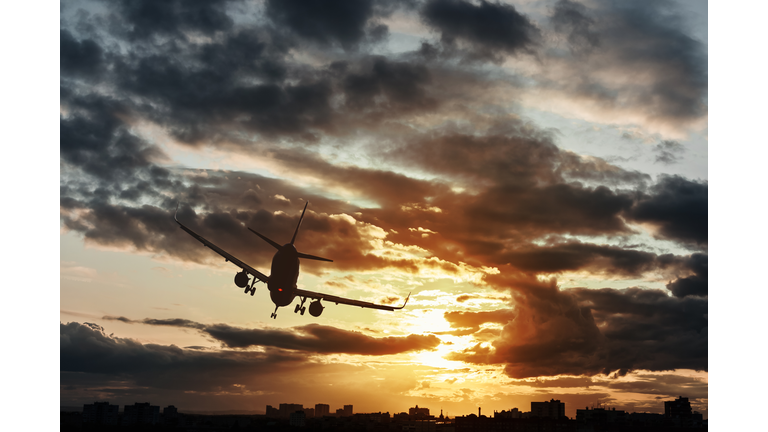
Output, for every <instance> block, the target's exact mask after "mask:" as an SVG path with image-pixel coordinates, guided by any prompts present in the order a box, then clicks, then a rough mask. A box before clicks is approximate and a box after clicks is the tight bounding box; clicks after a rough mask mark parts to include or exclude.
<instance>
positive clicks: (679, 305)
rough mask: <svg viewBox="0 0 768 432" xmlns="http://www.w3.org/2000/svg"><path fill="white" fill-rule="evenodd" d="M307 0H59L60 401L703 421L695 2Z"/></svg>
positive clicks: (702, 183) (703, 174) (703, 100)
mask: <svg viewBox="0 0 768 432" xmlns="http://www.w3.org/2000/svg"><path fill="white" fill-rule="evenodd" d="M323 5H324V6H323V7H320V8H317V9H313V10H307V9H305V8H306V5H305V6H303V7H302V6H301V5H300V4H299V3H296V2H292V1H282V2H277V1H264V2H248V1H236V0H232V1H217V2H211V3H207V4H205V5H198V4H196V3H194V4H193V3H188V2H182V1H171V2H167V3H163V6H158V4H157V3H154V2H149V1H147V2H143V1H142V2H117V3H112V2H101V1H97V0H93V1H85V0H83V1H75V2H65V3H62V4H61V10H60V34H59V35H60V58H61V60H60V80H59V82H60V176H59V186H60V196H59V201H60V212H59V221H60V262H59V264H60V304H59V309H60V348H59V355H60V364H61V365H60V403H61V405H62V406H78V405H82V404H86V403H93V401H96V400H110V401H113V402H112V403H115V402H119V404H120V405H124V404H125V403H133V402H135V401H137V400H153V401H157V403H159V404H161V405H169V404H173V405H175V406H176V407H183V408H182V409H187V410H192V411H202V410H206V411H219V410H229V409H231V410H249V409H251V408H250V407H254V406H257V407H260V408H258V409H264V407H265V406H266V405H270V403H269V402H267V401H275V400H285V401H290V402H286V403H300V404H305V405H309V404H310V403H311V404H314V403H317V402H316V401H320V400H323V401H325V402H323V403H327V404H329V405H330V406H331V407H342V406H343V405H345V404H349V403H352V404H353V405H354V407H355V410H358V409H359V410H360V411H361V412H373V409H372V408H371V407H378V410H377V411H381V410H384V411H389V412H395V409H394V407H396V406H400V405H408V406H416V405H418V406H424V407H442V408H443V409H444V410H445V411H446V412H450V413H457V412H466V413H470V412H475V411H476V409H477V407H478V406H481V407H483V410H484V412H485V411H486V410H487V411H488V412H493V411H494V410H502V409H504V410H506V409H509V408H511V407H515V406H517V407H521V406H526V405H527V404H529V403H530V402H532V401H540V400H550V399H555V400H561V401H563V402H564V403H565V404H566V405H565V406H566V410H569V411H571V412H570V413H569V412H566V414H567V415H569V416H570V417H573V416H574V415H575V414H574V411H575V409H577V407H585V406H593V405H594V404H597V403H601V404H607V405H609V406H614V407H617V409H619V408H620V409H624V410H626V411H628V412H631V411H637V412H642V411H648V412H653V411H652V409H657V408H653V407H657V406H658V401H659V400H663V399H671V398H673V397H677V396H679V395H687V397H689V398H690V401H691V405H692V406H693V409H694V410H696V411H699V412H701V413H703V414H704V416H705V418H706V416H707V413H708V404H709V401H708V392H709V378H708V369H709V356H708V347H709V341H708V338H709V326H708V323H709V313H708V308H709V304H708V298H709V293H708V278H709V274H708V244H709V236H708V228H709V225H708V207H709V179H708V178H709V174H708V167H709V164H708V154H709V153H708V104H709V102H708V97H709V96H708V55H709V54H708V33H707V31H708V30H707V23H708V11H707V5H706V3H704V4H702V3H701V2H689V1H677V2H671V3H659V2H642V3H641V2H630V3H618V4H617V3H616V2H610V1H601V0H595V1H584V2H575V1H567V0H560V1H520V2H484V1H479V2H470V1H463V0H429V1H417V2H399V1H383V0H382V1H373V0H370V1H358V2H334V1H328V2H325V3H323ZM308 17H312V19H311V20H309V19H308ZM307 201H309V202H310V203H311V204H310V205H309V206H308V207H307V210H306V216H305V217H304V220H303V223H302V228H301V231H300V232H299V233H298V235H297V237H296V239H295V243H296V247H297V248H298V249H299V250H301V251H303V252H308V253H311V254H313V255H314V254H316V255H317V256H322V257H327V258H329V259H332V260H333V262H316V261H310V260H303V261H301V274H300V277H299V280H298V287H299V288H300V289H305V290H310V291H318V292H327V293H329V294H332V295H336V296H340V297H346V298H351V299H359V300H361V301H365V302H372V303H376V304H388V305H394V306H399V305H402V304H403V302H404V300H405V298H406V296H407V294H408V293H409V292H411V293H412V294H411V297H410V300H409V302H408V305H407V307H406V308H405V309H403V310H399V311H392V312H390V311H378V310H367V309H361V308H356V307H350V306H343V305H334V304H333V303H331V302H326V303H325V304H324V305H325V311H324V312H323V314H322V316H319V317H313V316H310V315H309V314H307V315H303V314H296V313H293V309H294V307H293V306H294V304H295V303H296V302H294V304H291V305H289V306H287V307H285V308H281V309H280V312H279V314H278V317H277V318H276V319H271V318H270V313H272V312H273V310H274V305H273V304H272V303H271V302H270V300H269V299H270V297H269V292H268V290H267V288H266V286H265V285H264V284H257V285H255V288H256V291H255V293H254V294H253V295H252V296H251V295H247V294H244V293H243V290H242V288H238V287H237V286H236V285H235V282H234V281H233V278H234V277H235V274H236V273H237V272H238V271H239V268H238V267H237V266H235V265H233V264H232V263H229V262H226V261H225V260H224V259H223V258H222V257H221V256H219V255H217V254H216V253H214V252H212V251H211V250H210V249H208V248H206V247H204V246H203V245H202V244H200V243H198V242H197V241H196V240H195V239H194V238H191V237H190V236H189V235H188V234H187V233H185V232H184V231H182V230H181V229H180V228H179V226H177V225H176V224H175V222H174V220H173V217H174V210H175V209H176V207H177V206H178V218H179V221H180V222H182V223H183V224H184V225H185V226H188V227H189V228H190V229H193V230H194V231H195V232H196V233H199V234H200V235H202V236H204V237H205V238H206V239H208V240H210V241H211V242H213V243H215V244H216V245H218V246H220V247H222V248H223V249H225V250H227V251H229V252H231V253H232V254H233V255H235V256H236V257H238V258H239V259H241V260H243V261H245V262H246V263H247V264H248V265H250V266H253V267H254V268H255V269H257V270H259V271H261V272H264V273H265V274H269V269H270V259H271V257H272V255H273V254H274V249H273V248H272V247H271V246H270V245H269V244H267V243H266V242H264V241H263V240H261V239H259V238H258V237H257V236H256V235H254V234H253V233H251V232H249V231H248V228H251V229H252V230H255V231H258V232H259V233H262V234H264V235H265V236H267V237H268V238H270V239H272V240H274V241H275V242H277V243H279V244H283V243H286V242H288V241H290V240H291V238H290V236H291V233H293V232H294V230H295V228H296V226H297V223H298V221H299V215H300V214H301V209H302V207H303V206H304V204H305V203H306V202H307ZM163 401H172V402H169V403H165V402H163ZM313 401H315V402H313ZM273 406H274V405H273ZM333 409H335V408H332V410H331V412H333Z"/></svg>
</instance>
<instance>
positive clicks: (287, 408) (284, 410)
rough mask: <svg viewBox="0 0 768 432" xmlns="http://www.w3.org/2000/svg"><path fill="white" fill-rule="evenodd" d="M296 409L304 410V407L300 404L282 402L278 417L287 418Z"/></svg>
mask: <svg viewBox="0 0 768 432" xmlns="http://www.w3.org/2000/svg"><path fill="white" fill-rule="evenodd" d="M296 411H304V407H303V406H302V405H301V404H287V403H282V404H280V409H279V417H281V418H289V417H290V416H291V414H293V413H295V412H296Z"/></svg>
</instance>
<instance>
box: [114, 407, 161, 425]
mask: <svg viewBox="0 0 768 432" xmlns="http://www.w3.org/2000/svg"><path fill="white" fill-rule="evenodd" d="M159 422H160V407H159V406H155V405H150V404H149V402H144V403H138V402H136V403H135V404H133V405H126V406H125V409H124V410H123V424H126V425H135V424H157V423H159Z"/></svg>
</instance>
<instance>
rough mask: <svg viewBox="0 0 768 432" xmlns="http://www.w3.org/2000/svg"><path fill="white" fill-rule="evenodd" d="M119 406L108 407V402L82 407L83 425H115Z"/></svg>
mask: <svg viewBox="0 0 768 432" xmlns="http://www.w3.org/2000/svg"><path fill="white" fill-rule="evenodd" d="M119 411H120V406H119V405H110V404H109V402H94V403H92V404H85V405H83V423H89V424H101V425H116V424H117V419H118V412H119Z"/></svg>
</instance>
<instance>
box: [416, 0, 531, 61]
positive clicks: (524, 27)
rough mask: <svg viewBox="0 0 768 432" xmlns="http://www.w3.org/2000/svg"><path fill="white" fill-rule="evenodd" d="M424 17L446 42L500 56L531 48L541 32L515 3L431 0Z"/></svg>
mask: <svg viewBox="0 0 768 432" xmlns="http://www.w3.org/2000/svg"><path fill="white" fill-rule="evenodd" d="M421 17H422V19H423V20H424V22H425V23H426V24H427V25H429V26H430V27H432V28H434V29H436V30H438V31H440V33H441V38H442V42H443V43H444V44H448V45H452V44H455V43H456V42H461V43H466V44H467V45H469V47H471V49H472V50H473V56H476V57H478V58H486V59H493V60H497V61H498V60H499V56H500V55H502V54H516V53H518V52H528V51H531V50H532V48H533V46H534V44H535V40H536V39H537V38H538V37H539V36H540V33H539V29H538V28H537V27H536V26H535V25H534V24H533V23H532V22H531V21H530V20H529V19H528V18H527V17H525V16H524V15H522V14H520V13H519V12H518V11H517V10H516V9H515V7H514V6H511V5H506V4H501V3H490V2H486V1H484V0H483V1H481V2H480V4H479V5H475V4H473V3H470V2H465V1H462V0H430V1H428V2H426V3H425V4H424V7H423V8H422V10H421Z"/></svg>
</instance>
